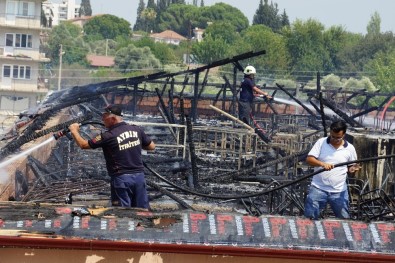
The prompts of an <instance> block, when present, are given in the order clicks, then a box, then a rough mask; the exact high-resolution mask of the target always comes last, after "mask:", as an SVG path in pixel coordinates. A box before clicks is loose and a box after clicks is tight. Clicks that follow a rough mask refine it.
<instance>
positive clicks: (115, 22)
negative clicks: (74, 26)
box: [84, 15, 131, 40]
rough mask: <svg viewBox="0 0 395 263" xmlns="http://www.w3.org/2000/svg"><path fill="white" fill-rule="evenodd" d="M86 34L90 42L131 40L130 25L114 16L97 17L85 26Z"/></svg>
mask: <svg viewBox="0 0 395 263" xmlns="http://www.w3.org/2000/svg"><path fill="white" fill-rule="evenodd" d="M84 33H85V35H86V37H87V39H89V40H92V39H93V40H99V39H115V38H116V37H120V36H121V37H125V38H129V36H130V33H131V30H130V23H129V22H128V21H126V20H125V19H123V18H119V17H117V16H114V15H101V16H95V17H93V18H92V19H91V20H89V21H88V22H87V23H86V24H85V25H84Z"/></svg>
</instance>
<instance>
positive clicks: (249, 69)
mask: <svg viewBox="0 0 395 263" xmlns="http://www.w3.org/2000/svg"><path fill="white" fill-rule="evenodd" d="M244 74H246V75H250V74H256V70H255V68H254V67H253V66H247V67H246V68H245V69H244Z"/></svg>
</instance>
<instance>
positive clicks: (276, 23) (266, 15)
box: [252, 0, 285, 32]
mask: <svg viewBox="0 0 395 263" xmlns="http://www.w3.org/2000/svg"><path fill="white" fill-rule="evenodd" d="M284 12H285V11H284ZM252 24H253V25H259V24H262V25H265V26H268V27H270V28H271V29H272V30H273V31H274V32H278V31H279V30H280V29H281V27H282V20H281V16H280V15H278V8H277V4H273V2H271V4H270V6H269V4H268V0H265V4H263V2H262V0H261V1H260V3H259V6H258V9H257V11H256V13H255V15H254V18H253V21H252Z"/></svg>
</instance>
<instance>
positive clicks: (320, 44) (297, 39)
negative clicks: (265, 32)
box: [282, 19, 331, 81]
mask: <svg viewBox="0 0 395 263" xmlns="http://www.w3.org/2000/svg"><path fill="white" fill-rule="evenodd" d="M324 29H325V27H324V25H322V24H321V23H320V22H318V21H317V20H314V19H309V20H307V21H306V22H303V21H301V20H296V21H295V22H294V23H293V24H292V25H291V26H290V27H285V28H283V31H282V32H283V35H284V36H285V38H286V46H287V49H288V51H289V53H290V57H291V67H292V69H293V70H294V71H301V72H303V74H305V76H300V78H306V81H307V80H308V79H310V78H311V77H313V76H314V75H315V72H317V71H324V70H325V65H329V64H331V63H330V55H329V51H328V50H327V49H326V45H325V38H324V34H323V32H324Z"/></svg>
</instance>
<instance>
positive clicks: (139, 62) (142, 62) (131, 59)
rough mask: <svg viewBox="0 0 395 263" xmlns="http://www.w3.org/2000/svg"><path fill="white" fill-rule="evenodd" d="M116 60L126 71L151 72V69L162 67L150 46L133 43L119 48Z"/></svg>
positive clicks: (120, 67) (116, 63)
mask: <svg viewBox="0 0 395 263" xmlns="http://www.w3.org/2000/svg"><path fill="white" fill-rule="evenodd" d="M114 60H115V65H116V66H117V67H118V68H119V69H121V70H122V71H123V72H124V73H127V72H132V71H144V73H149V72H150V71H154V70H155V69H160V68H161V63H160V62H159V60H158V59H157V58H156V57H155V56H154V55H153V54H152V52H151V50H150V48H149V47H143V48H139V47H136V46H134V45H133V44H130V45H129V46H127V47H124V48H121V49H119V50H118V52H117V53H116V54H115V59H114ZM147 71H148V72H147Z"/></svg>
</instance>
